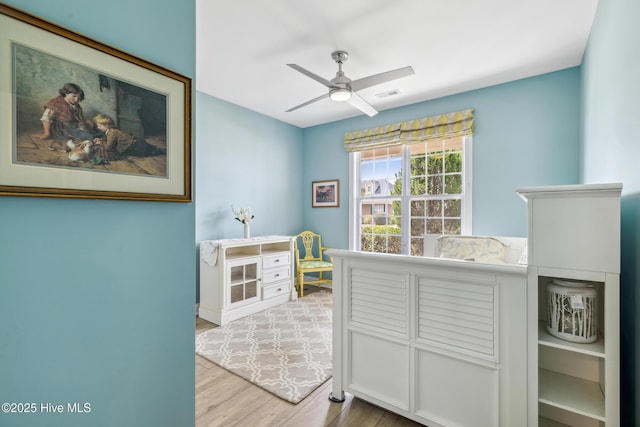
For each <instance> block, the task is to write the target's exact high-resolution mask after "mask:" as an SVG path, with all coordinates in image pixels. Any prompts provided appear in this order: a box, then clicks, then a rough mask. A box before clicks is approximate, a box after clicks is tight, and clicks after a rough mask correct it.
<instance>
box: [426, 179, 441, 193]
mask: <svg viewBox="0 0 640 427" xmlns="http://www.w3.org/2000/svg"><path fill="white" fill-rule="evenodd" d="M427 184H428V189H427V194H429V195H430V196H432V195H436V194H442V190H443V185H442V176H439V175H437V176H430V177H428V178H427Z"/></svg>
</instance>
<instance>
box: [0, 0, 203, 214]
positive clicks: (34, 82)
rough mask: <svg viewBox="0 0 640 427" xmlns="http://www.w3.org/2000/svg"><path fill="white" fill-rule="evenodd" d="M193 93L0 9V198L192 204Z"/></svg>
mask: <svg viewBox="0 0 640 427" xmlns="http://www.w3.org/2000/svg"><path fill="white" fill-rule="evenodd" d="M191 91H192V89H191V79H190V78H189V77H186V76H183V75H181V74H179V73H176V72H174V71H171V70H168V69H166V68H164V67H161V66H159V65H156V64H153V63H151V62H148V61H146V60H144V59H141V58H138V57H136V56H133V55H131V54H128V53H126V52H123V51H121V50H118V49H116V48H113V47H110V46H107V45H105V44H103V43H101V42H99V41H96V40H93V39H90V38H88V37H85V36H82V35H80V34H78V33H76V32H73V31H71V30H68V29H65V28H62V27H60V26H58V25H56V24H53V23H51V22H49V21H46V20H43V19H41V18H38V17H36V16H33V15H31V14H28V13H26V12H23V11H20V10H18V9H15V8H12V7H10V6H7V5H4V4H0V195H1V196H26V197H67V198H82V199H118V200H140V201H165V202H191V201H192V194H191V192H192V188H191V187H192V184H191ZM74 97H75V98H74Z"/></svg>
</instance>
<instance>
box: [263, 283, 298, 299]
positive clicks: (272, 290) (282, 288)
mask: <svg viewBox="0 0 640 427" xmlns="http://www.w3.org/2000/svg"><path fill="white" fill-rule="evenodd" d="M290 290H291V281H288V282H284V283H278V284H277V285H271V286H264V287H263V288H262V299H263V300H265V299H269V298H273V297H277V296H278V295H283V294H287V293H289V291H290Z"/></svg>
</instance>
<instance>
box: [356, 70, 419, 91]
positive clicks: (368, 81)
mask: <svg viewBox="0 0 640 427" xmlns="http://www.w3.org/2000/svg"><path fill="white" fill-rule="evenodd" d="M412 74H415V73H414V71H413V68H412V67H403V68H398V69H397V70H391V71H385V72H384V73H380V74H374V75H372V76H369V77H363V78H361V79H358V80H354V81H352V82H351V89H353V90H362V89H366V88H368V87H371V86H376V85H379V84H382V83H386V82H389V81H391V80H396V79H399V78H402V77H406V76H410V75H412Z"/></svg>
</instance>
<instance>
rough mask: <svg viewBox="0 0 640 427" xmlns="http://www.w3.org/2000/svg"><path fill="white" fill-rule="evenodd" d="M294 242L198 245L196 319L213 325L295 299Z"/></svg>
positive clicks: (264, 240) (272, 238)
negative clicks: (199, 318) (197, 306)
mask: <svg viewBox="0 0 640 427" xmlns="http://www.w3.org/2000/svg"><path fill="white" fill-rule="evenodd" d="M292 277H293V237H291V236H265V237H254V238H250V239H224V240H205V241H202V242H200V306H199V309H198V316H199V317H201V318H202V319H205V320H208V321H210V322H212V323H215V324H217V325H223V324H225V323H228V322H230V321H232V320H236V319H239V318H241V317H244V316H247V315H249V314H253V313H256V312H258V311H261V310H265V309H267V308H270V307H273V306H276V305H279V304H282V303H285V302H287V301H290V300H292V299H296V298H297V293H296V292H295V289H294V287H293V281H292Z"/></svg>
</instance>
